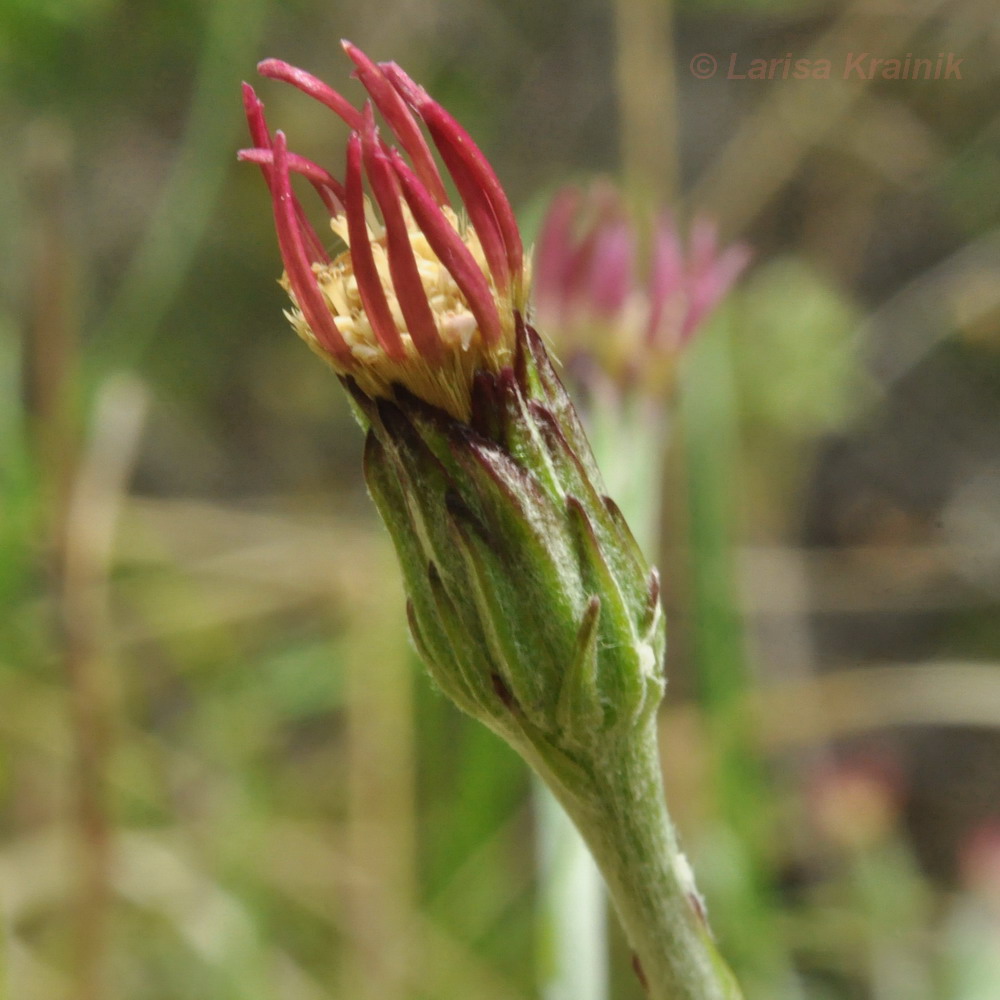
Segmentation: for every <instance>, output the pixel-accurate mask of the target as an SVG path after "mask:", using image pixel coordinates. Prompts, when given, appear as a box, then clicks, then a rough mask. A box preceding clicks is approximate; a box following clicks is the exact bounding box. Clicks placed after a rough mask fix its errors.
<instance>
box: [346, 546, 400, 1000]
mask: <svg viewBox="0 0 1000 1000" xmlns="http://www.w3.org/2000/svg"><path fill="white" fill-rule="evenodd" d="M379 556H380V559H379V566H378V571H377V572H376V574H375V576H374V578H373V579H371V580H369V581H365V583H364V585H362V586H358V587H357V588H356V589H355V590H354V592H353V594H352V603H351V605H350V606H349V609H348V610H349V612H350V617H349V620H350V621H357V622H360V623H363V625H364V627H363V628H361V629H358V630H356V632H355V633H354V634H353V635H352V638H351V643H350V647H349V649H348V650H347V653H346V656H345V657H344V663H343V669H344V673H345V679H346V696H347V697H346V706H347V720H346V721H347V732H346V739H347V774H348V782H349V784H348V833H347V840H348V842H347V850H348V857H349V858H350V860H351V868H352V878H351V881H350V889H349V891H348V893H347V898H346V907H347V912H346V913H345V917H346V919H345V926H346V927H349V928H350V929H351V931H350V933H351V943H352V947H351V954H352V958H353V963H352V964H353V965H354V968H352V969H348V970H347V979H348V982H347V984H346V988H345V992H344V995H345V996H350V997H353V998H357V1000H364V998H369V997H370V998H372V1000H405V998H406V997H408V996H409V995H410V994H409V992H408V987H409V981H410V978H411V973H410V966H411V965H412V963H413V961H414V956H412V955H411V954H409V951H410V948H409V946H408V941H407V936H408V932H407V926H406V920H405V914H406V913H408V912H409V911H410V910H411V909H412V908H413V906H414V904H415V895H416V893H415V881H416V876H415V869H416V858H415V854H416V832H415V822H414V816H415V812H416V803H415V789H414V767H415V761H416V747H415V746H414V739H413V719H414V706H413V660H412V657H411V656H410V655H409V648H408V643H407V638H406V632H405V631H404V629H403V627H402V623H401V621H400V615H399V608H400V607H401V606H402V605H403V603H404V599H403V595H402V588H401V587H400V586H399V584H398V582H397V580H398V573H396V572H395V568H394V566H391V565H390V564H389V560H390V558H391V553H390V552H388V551H387V547H386V546H383V547H382V548H381V549H380V551H379Z"/></svg>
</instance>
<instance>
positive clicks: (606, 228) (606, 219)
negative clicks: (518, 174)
mask: <svg viewBox="0 0 1000 1000" xmlns="http://www.w3.org/2000/svg"><path fill="white" fill-rule="evenodd" d="M749 259H750V252H749V250H748V248H747V247H745V246H743V245H741V244H737V245H734V246H731V247H728V248H726V249H724V250H723V249H721V248H720V247H719V243H718V237H717V234H716V231H715V228H714V226H713V225H712V224H711V223H709V222H706V221H704V220H700V221H697V222H695V224H694V226H693V227H692V230H691V234H690V238H689V240H688V246H687V247H686V248H685V247H684V246H683V244H682V242H681V238H680V236H679V235H678V232H677V229H676V227H675V225H674V223H673V220H672V219H671V217H670V216H669V215H667V214H662V215H660V216H659V218H658V219H657V220H656V222H655V225H654V228H653V232H652V234H651V238H650V239H649V240H648V246H647V241H644V239H643V235H642V233H641V231H640V229H639V227H638V226H636V225H635V223H634V222H633V220H632V219H631V218H630V217H629V215H628V213H627V212H626V210H625V207H624V205H623V204H622V200H621V197H620V196H619V195H618V193H617V192H616V191H615V189H614V188H613V187H612V186H611V185H610V184H608V183H602V184H596V185H594V186H592V187H591V188H590V190H589V191H586V192H584V191H581V190H580V189H579V188H575V187H569V188H564V189H563V190H562V191H560V192H559V193H558V194H557V195H556V196H555V198H554V199H553V201H552V204H551V206H550V208H549V211H548V213H547V215H546V217H545V220H544V222H543V224H542V230H541V234H540V236H539V239H538V247H537V251H536V261H535V278H534V295H535V306H536V312H537V318H538V322H539V325H540V327H541V328H542V329H543V330H545V331H546V332H547V333H548V334H549V335H550V336H551V338H552V340H553V343H554V344H555V347H556V352H557V353H558V354H560V355H562V356H563V357H564V358H565V359H566V360H567V361H572V360H573V358H574V356H578V355H583V356H585V357H589V358H590V359H591V360H593V361H596V362H597V363H598V365H599V366H600V367H601V368H603V369H604V370H605V371H606V372H607V373H608V374H610V375H612V376H613V377H615V378H618V379H625V380H631V379H635V378H640V380H641V381H642V382H643V383H644V384H647V385H651V384H652V385H655V384H656V382H657V376H658V374H659V373H661V372H666V371H667V370H669V369H670V368H671V367H672V364H673V361H674V359H675V358H676V355H677V354H678V352H679V351H680V350H681V348H683V347H684V345H685V344H687V342H688V341H689V340H690V339H691V338H692V337H693V336H694V334H695V332H696V331H697V329H698V327H699V326H700V325H701V324H702V323H703V322H704V321H705V319H706V318H707V317H708V315H709V314H710V313H711V312H712V310H713V309H714V308H715V307H716V305H718V303H719V302H720V301H721V300H722V299H723V297H724V296H725V295H726V293H727V292H728V291H729V289H730V288H731V287H732V285H733V283H734V282H735V280H736V279H737V277H739V275H740V273H741V272H742V271H743V269H744V268H745V267H746V265H747V263H748V262H749ZM642 260H648V264H647V265H646V266H641V265H640V261H642Z"/></svg>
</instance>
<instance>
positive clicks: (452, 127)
mask: <svg viewBox="0 0 1000 1000" xmlns="http://www.w3.org/2000/svg"><path fill="white" fill-rule="evenodd" d="M379 65H380V67H381V69H382V70H383V72H384V73H385V75H386V76H387V77H388V78H389V79H390V80H391V81H392V84H393V86H394V87H395V88H396V89H397V90H398V91H399V92H400V94H401V95H402V96H403V97H404V98H405V99H406V100H407V101H408V102H409V104H410V106H411V107H413V109H414V110H415V111H416V112H417V114H418V115H420V117H421V118H423V120H424V123H425V124H426V125H427V128H428V131H429V132H430V133H431V138H432V139H433V140H434V144H435V145H436V146H437V149H438V152H439V153H440V154H441V157H442V159H444V161H445V163H446V164H448V169H449V170H450V171H451V173H452V176H453V177H455V168H454V166H453V164H457V163H461V164H462V165H463V166H464V168H465V170H466V171H467V172H468V173H469V175H470V176H471V178H472V179H473V180H474V182H475V185H476V187H477V188H478V191H479V192H481V194H482V196H483V197H484V198H485V199H486V200H487V201H488V202H489V205H490V207H491V209H492V211H493V217H494V221H495V223H496V226H497V228H498V230H499V232H500V237H501V240H502V242H503V246H504V252H505V256H506V259H507V264H508V268H509V274H510V277H511V279H512V280H513V281H514V282H515V284H516V283H517V282H518V281H520V278H521V275H522V273H523V268H524V248H523V245H522V243H521V234H520V231H519V230H518V228H517V220H516V219H515V217H514V211H513V209H512V208H511V207H510V202H509V201H508V200H507V195H506V194H505V193H504V190H503V187H502V185H501V184H500V179H499V178H498V177H497V175H496V172H495V171H494V170H493V167H491V166H490V162H489V160H487V159H486V157H485V156H484V155H483V153H482V151H481V150H480V148H479V147H478V146H477V145H476V144H475V142H474V141H473V139H472V136H471V135H469V133H468V132H466V130H465V129H464V128H462V126H461V125H460V124H459V123H458V121H456V119H454V118H453V117H452V116H451V115H450V114H448V112H447V111H445V109H444V108H442V107H441V105H440V104H438V103H437V102H436V101H434V100H432V99H431V97H430V96H429V95H428V93H427V91H426V90H424V88H423V87H421V86H419V85H418V84H416V83H414V82H413V80H411V79H410V77H409V76H407V75H406V73H404V72H403V70H402V69H401V68H400V67H399V66H397V65H396V64H395V63H380V64H379ZM455 180H456V184H457V183H458V178H457V177H456V178H455ZM463 200H464V199H463ZM466 207H467V208H469V204H468V202H467V201H466ZM470 214H471V210H470ZM477 234H478V229H477ZM479 236H480V239H482V235H481V234H479Z"/></svg>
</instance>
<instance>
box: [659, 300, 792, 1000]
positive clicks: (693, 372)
mask: <svg viewBox="0 0 1000 1000" xmlns="http://www.w3.org/2000/svg"><path fill="white" fill-rule="evenodd" d="M680 404H681V405H680V418H681V419H680V428H681V433H680V438H679V442H678V443H679V446H680V448H681V454H682V460H683V467H684V470H685V473H686V477H687V521H688V550H689V557H688V566H687V569H688V573H689V580H690V587H691V593H690V597H689V604H690V606H691V611H692V621H693V633H694V634H693V638H694V643H693V646H694V648H693V652H694V660H695V664H694V667H695V677H696V681H697V684H698V688H699V694H700V701H701V706H702V711H703V713H704V719H705V724H706V728H707V739H708V742H709V749H710V758H711V760H712V778H713V783H714V788H713V789H712V792H711V794H710V795H709V801H710V802H711V803H712V805H713V806H714V809H715V812H716V816H715V822H716V824H717V827H716V830H715V831H714V834H713V836H712V837H711V842H710V845H709V850H707V851H706V852H705V854H704V855H703V864H702V866H701V869H700V870H702V873H703V877H704V878H705V881H706V884H707V885H710V886H712V888H713V889H714V890H715V892H710V895H714V896H715V898H716V899H718V900H719V902H720V903H721V906H720V915H722V917H723V921H722V927H721V929H722V936H723V938H724V939H725V940H726V944H727V946H728V947H729V948H730V949H731V952H732V956H733V961H734V963H735V964H736V967H737V968H738V969H740V970H747V971H743V975H744V978H745V979H746V980H747V988H748V991H749V992H751V993H752V992H753V990H752V988H751V987H752V982H751V976H753V977H754V978H756V979H757V982H758V985H759V986H761V987H762V988H763V993H762V995H767V990H768V989H770V990H771V991H772V995H780V996H795V995H796V991H795V989H794V987H793V984H792V983H791V981H790V976H791V971H790V963H789V961H788V957H787V955H786V954H785V953H784V948H783V946H782V944H781V935H780V933H778V929H777V927H776V926H775V919H776V912H777V911H776V908H775V901H774V900H773V899H772V898H771V891H770V889H769V885H770V884H771V883H772V877H773V873H772V871H771V864H770V861H769V855H770V845H771V843H772V833H773V820H774V817H773V810H772V806H771V794H770V791H769V787H768V783H767V781H766V777H765V775H764V771H763V765H762V762H761V760H760V755H759V753H758V751H757V747H758V746H759V741H758V740H757V738H756V734H755V733H754V732H753V728H752V721H751V716H750V713H749V711H748V706H749V693H750V683H751V679H750V673H749V665H748V663H747V656H746V651H745V645H744V636H743V628H742V623H741V615H740V607H739V595H738V591H737V577H736V566H735V564H734V557H735V552H734V541H735V533H736V530H737V502H738V498H739V497H740V495H741V494H740V486H739V483H740V477H739V447H738V441H737V402H736V394H735V387H734V379H733V373H732V368H731V360H730V348H729V329H728V326H727V324H726V323H725V322H724V318H723V321H719V322H716V323H714V324H712V327H711V329H710V330H708V331H706V333H705V335H704V336H702V337H700V338H699V339H698V342H697V344H695V345H694V347H693V348H692V350H691V351H690V352H689V354H688V357H687V363H686V364H685V366H684V368H683V375H682V379H681V398H680ZM751 970H752V971H751Z"/></svg>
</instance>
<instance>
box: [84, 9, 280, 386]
mask: <svg viewBox="0 0 1000 1000" xmlns="http://www.w3.org/2000/svg"><path fill="white" fill-rule="evenodd" d="M268 7H269V3H268V0H218V2H216V3H212V4H208V5H206V6H205V7H204V8H203V16H204V17H205V41H204V48H203V49H202V52H201V57H200V62H199V65H198V68H197V71H196V73H195V80H194V89H193V95H192V98H191V106H190V108H189V110H188V117H187V123H186V125H185V128H184V134H183V138H182V140H181V143H180V148H179V150H178V152H177V155H176V157H175V159H174V163H173V166H172V167H171V170H170V173H169V175H168V177H167V181H166V183H165V184H164V186H163V190H162V191H161V193H160V197H159V201H158V202H157V204H156V206H155V207H154V209H153V211H152V212H151V215H150V219H149V224H148V226H147V227H146V230H145V232H144V234H143V237H142V241H141V242H140V244H139V246H138V248H137V249H136V251H135V253H134V254H133V256H132V259H131V261H130V262H129V264H128V266H127V268H126V269H125V274H124V276H123V277H122V280H121V283H120V285H119V286H118V292H117V295H116V297H115V299H114V300H113V302H112V304H111V306H110V308H109V310H108V314H107V315H106V317H105V318H104V320H103V323H102V324H101V330H100V334H101V336H100V339H99V340H98V341H97V342H96V344H95V348H94V349H93V350H92V351H91V352H90V354H89V360H90V362H91V364H92V366H96V371H98V372H100V371H101V370H106V369H107V368H108V366H109V365H112V364H113V365H115V366H116V367H128V366H129V365H131V364H134V363H135V362H136V361H137V360H138V359H139V358H141V357H142V355H143V353H144V351H145V350H146V348H147V347H148V346H149V344H150V341H151V340H152V339H153V338H154V337H155V336H156V335H157V334H158V333H160V332H161V327H162V324H163V321H164V319H165V318H166V316H167V312H168V310H169V309H170V307H171V305H172V304H173V302H174V300H175V298H176V296H177V293H178V291H179V290H180V289H181V287H182V285H183V282H184V280H185V278H186V277H187V275H188V271H189V270H190V268H191V265H192V263H193V261H194V259H195V256H196V254H197V252H198V248H199V245H200V243H201V241H202V239H203V238H204V236H205V233H206V232H207V231H208V229H209V227H210V226H211V224H212V220H213V218H214V213H213V207H214V205H215V203H216V201H217V200H218V197H219V194H220V192H221V191H222V187H223V184H224V182H225V179H226V175H227V173H228V172H229V170H231V169H232V150H233V148H234V147H235V146H236V145H237V142H236V137H237V135H238V134H239V131H238V130H239V129H240V128H241V125H240V123H239V118H238V116H236V115H234V114H233V112H232V92H233V80H234V79H236V80H238V79H239V78H240V77H241V76H243V75H245V74H246V69H247V67H248V66H252V65H253V63H254V60H255V54H256V52H257V49H258V45H259V42H260V37H261V33H262V31H263V27H264V18H265V15H266V13H267V10H268Z"/></svg>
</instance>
